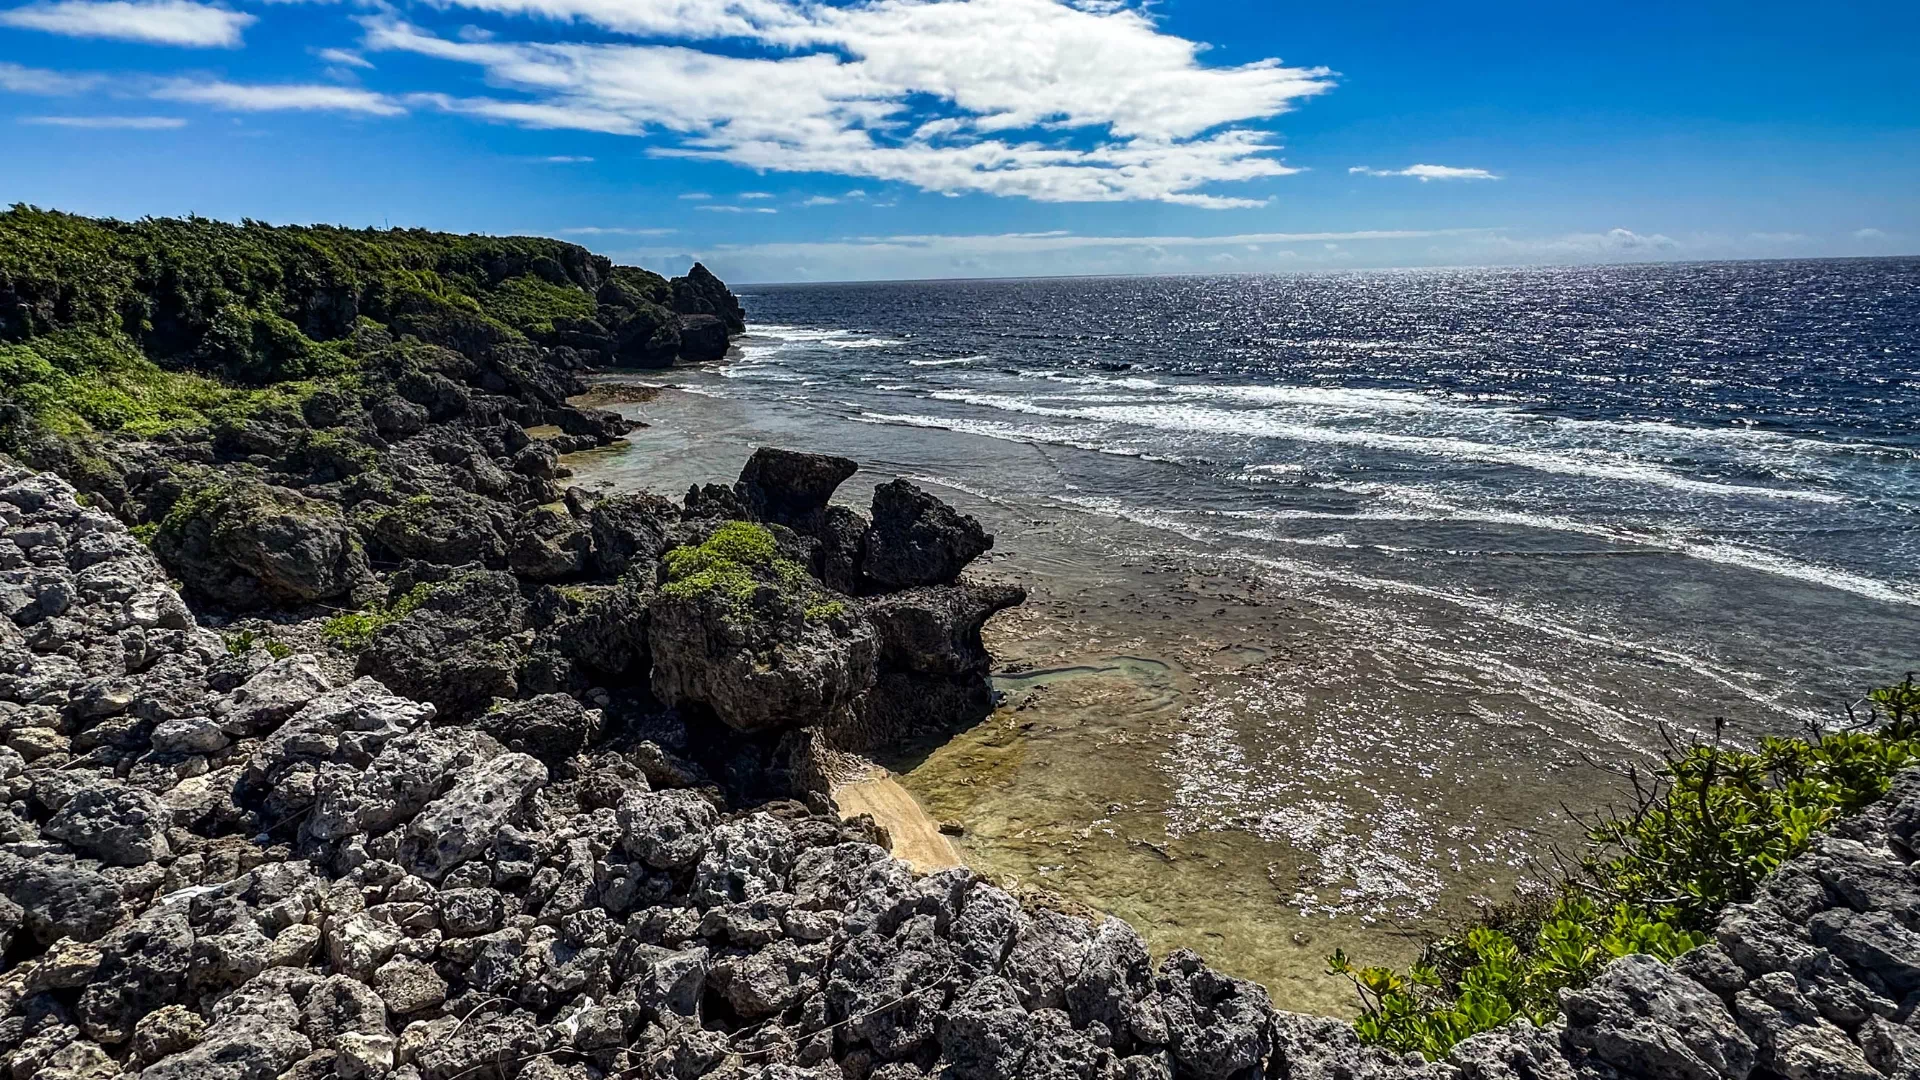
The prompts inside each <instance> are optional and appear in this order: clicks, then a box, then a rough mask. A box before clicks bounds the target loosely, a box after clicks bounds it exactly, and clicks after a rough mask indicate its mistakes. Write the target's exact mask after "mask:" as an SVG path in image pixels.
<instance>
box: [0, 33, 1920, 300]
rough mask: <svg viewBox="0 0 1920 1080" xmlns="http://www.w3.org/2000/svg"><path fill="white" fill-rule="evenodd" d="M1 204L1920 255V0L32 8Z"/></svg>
mask: <svg viewBox="0 0 1920 1080" xmlns="http://www.w3.org/2000/svg"><path fill="white" fill-rule="evenodd" d="M0 137H3V138H4V139H5V142H4V144H3V145H5V146H7V147H8V148H9V153H7V154H5V155H0V201H4V202H6V203H14V202H26V203H31V204H34V205H37V206H43V207H51V208H57V209H62V210H70V211H74V212H77V213H85V214H96V215H109V216H115V217H123V218H133V217H140V216H145V215H175V214H185V213H197V214H201V215H205V216H209V217H217V218H223V219H230V220H238V219H241V218H253V219H258V220H265V221H271V222H275V223H311V222H325V223H333V224H346V225H355V226H375V227H380V226H410V227H412V226H418V227H426V228H434V229H446V230H452V231H458V232H486V233H534V234H540V235H546V236H554V237H559V238H562V239H566V240H571V241H574V242H577V243H581V244H584V245H586V246H587V247H590V248H592V249H594V250H596V251H599V252H602V253H604V254H607V255H609V256H611V257H613V258H614V259H615V260H616V261H619V262H627V263H638V264H640V265H643V266H648V267H650V268H653V269H657V270H662V271H665V272H669V273H678V272H681V271H683V270H684V269H685V268H686V266H687V265H688V264H690V263H691V262H692V261H694V260H696V259H698V260H701V261H704V262H705V263H706V264H707V265H708V266H709V267H711V268H712V269H713V270H714V271H715V272H716V273H719V274H720V275H721V276H722V277H723V278H726V279H728V280H729V281H735V282H764V281H803V280H850V279H875V278H878V279H892V278H928V277H931V278H940V277H981V276H1026V275H1049V274H1119V273H1124V274H1151V273H1216V272H1271V271H1295V270H1300V271H1305V270H1322V269H1349V268H1367V267H1411V266H1436V265H1438V266H1460V265H1513V264H1536V263H1551V264H1565V263H1589V262H1604V261H1631V262H1642V261H1653V260H1693V259H1723V258H1777V257H1813V256H1862V255H1894V254H1913V253H1917V252H1920V4H1915V3H1913V2H1912V0H1897V2H1896V0H1884V2H1879V0H1877V2H1870V3H1849V2H1846V0H1839V2H1830V3H1826V4H1820V5H1806V4H1786V3H1774V2H1769V0H1753V2H1747V3H1738V4H1735V3H1689V2H1685V0H1666V2H1660V3H1639V2H1631V0H1630V2H1623V3H1612V4H1605V5H1574V4H1541V3H1538V2H1537V0H1534V2H1529V3H1525V4H1522V3H1508V2H1484V3H1459V2H1456V3H1443V4H1435V3H1432V2H1431V0H1423V2H1419V3H1400V2H1386V0H1383V2H1378V3H1368V2H1365V0H1362V2H1359V3H1340V4H1269V3H1253V2H1244V0H1241V2H1226V0H1159V2H1154V3H1141V2H1138V0H825V2H814V0H420V2H417V3H414V2H406V3H399V4H394V3H389V2H388V0H27V2H25V3H21V2H19V0H0Z"/></svg>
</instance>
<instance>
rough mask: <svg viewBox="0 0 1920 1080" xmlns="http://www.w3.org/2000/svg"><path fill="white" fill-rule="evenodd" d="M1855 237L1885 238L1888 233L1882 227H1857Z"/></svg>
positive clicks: (1854, 231)
mask: <svg viewBox="0 0 1920 1080" xmlns="http://www.w3.org/2000/svg"><path fill="white" fill-rule="evenodd" d="M1853 238H1854V239H1855V240H1885V239H1886V238H1887V234H1886V233H1885V232H1883V231H1882V230H1880V229H1855V230H1853Z"/></svg>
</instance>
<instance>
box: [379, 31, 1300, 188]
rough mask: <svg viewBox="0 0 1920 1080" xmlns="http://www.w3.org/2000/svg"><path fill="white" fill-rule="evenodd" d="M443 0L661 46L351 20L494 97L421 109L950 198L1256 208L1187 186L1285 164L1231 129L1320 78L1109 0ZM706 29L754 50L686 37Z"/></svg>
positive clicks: (1257, 137) (1261, 174) (1264, 144)
mask: <svg viewBox="0 0 1920 1080" xmlns="http://www.w3.org/2000/svg"><path fill="white" fill-rule="evenodd" d="M444 2H445V3H448V4H450V5H452V6H457V7H463V8H467V9H470V10H478V11H485V12H490V13H494V14H503V15H527V16H539V17H544V18H547V19H553V20H561V21H565V22H577V23H585V24H589V25H591V26H593V27H595V28H597V29H599V30H602V31H610V32H613V33H615V34H626V35H633V36H636V37H642V38H651V39H666V40H671V41H676V42H680V43H679V44H656V43H644V44H608V43H604V42H595V43H544V42H543V43H532V42H511V41H504V40H500V39H499V38H494V39H490V40H483V41H468V40H454V39H449V38H446V37H442V36H439V35H436V34H433V33H430V32H428V31H427V30H424V29H422V28H420V27H417V26H415V25H413V24H411V23H408V22H405V21H402V20H400V19H398V18H396V17H394V16H391V15H384V16H375V17H370V18H368V19H366V20H365V22H364V25H365V27H366V38H365V41H364V44H365V46H366V47H367V48H368V49H371V50H384V51H401V52H410V53H415V54H418V55H422V56H429V57H434V58H437V59H441V60H445V61H449V62H453V63H461V64H468V65H472V66H476V67H479V68H481V69H482V70H483V71H484V73H485V76H486V81H487V82H488V83H489V84H490V85H492V86H494V87H497V88H500V90H501V91H503V92H504V93H503V94H502V95H501V96H494V97H479V98H474V97H467V98H454V97H446V96H438V95H422V96H420V98H419V100H420V101H421V103H422V104H426V105H431V106H433V107H437V108H443V109H446V110H448V111H452V112H459V113H463V114H467V115H472V116H478V117H484V118H488V119H493V120H499V121H504V122H509V123H517V124H521V125H523V126H528V127H547V128H577V129H581V130H589V131H597V132H605V133H610V134H621V135H648V136H653V137H656V138H657V139H658V140H659V145H657V146H655V147H654V148H653V152H654V153H657V154H662V155H667V156H679V157H689V158H700V159H710V160H717V161H726V162H731V163H733V164H736V165H741V166H745V167H748V168H753V169H756V170H761V171H766V172H827V173H837V174H841V175H850V176H862V177H871V178H873V179H878V180H890V181H897V182H901V183H907V184H911V185H914V186H916V187H919V188H922V189H924V190H928V191H937V192H943V193H950V194H960V193H968V192H983V193H988V194H994V195H1013V196H1023V197H1026V198H1031V199H1036V200H1042V201H1054V202H1069V201H1117V200H1136V199H1138V200H1158V201H1163V202H1174V203H1184V204H1187V205H1194V206H1204V207H1215V208H1225V207H1234V206H1257V205H1264V203H1265V201H1266V200H1264V199H1258V198H1247V197H1243V196H1231V195H1222V194H1218V193H1215V192H1210V191H1207V190H1204V189H1206V188H1208V187H1210V186H1212V185H1216V184H1221V183H1233V182H1239V181H1247V180H1257V179H1261V178H1265V177H1274V176H1284V175H1287V174H1289V173H1292V172H1295V171H1297V170H1296V169H1293V168H1291V167H1289V166H1287V165H1285V164H1284V163H1282V162H1281V161H1280V160H1279V159H1278V158H1277V156H1276V155H1277V151H1278V145H1277V143H1276V141H1275V138H1274V136H1273V135H1272V133H1270V132H1268V131H1265V130H1262V129H1260V128H1258V127H1254V126H1252V125H1253V124H1255V123H1256V122H1259V121H1264V120H1268V119H1270V118H1272V117H1275V116H1278V115H1279V114H1281V113H1284V112H1286V111H1288V110H1289V109H1291V108H1292V107H1294V105H1295V104H1297V103H1298V102H1299V101H1301V100H1303V99H1306V98H1310V97H1313V96H1315V95H1317V94H1321V93H1324V92H1326V91H1327V90H1328V89H1330V88H1331V87H1332V85H1333V84H1332V80H1331V77H1330V73H1329V72H1328V71H1326V70H1325V69H1323V68H1299V67H1287V66H1284V65H1282V64H1281V63H1280V62H1279V61H1277V60H1262V61H1258V62H1255V63H1251V64H1242V65H1238V66H1208V65H1204V64H1202V63H1201V62H1200V59H1199V58H1200V54H1201V50H1202V46H1200V45H1199V44H1197V43H1195V42H1191V41H1187V40H1185V39H1183V38H1179V37H1175V36H1173V35H1170V34H1166V33H1163V32H1161V31H1160V29H1159V28H1158V27H1157V26H1156V25H1155V24H1154V22H1153V21H1152V20H1151V19H1149V18H1148V17H1147V16H1146V15H1144V14H1142V13H1141V12H1140V11H1138V10H1134V9H1133V8H1132V7H1130V6H1125V5H1120V4H1104V3H1103V4H1085V3H1082V4H1077V5H1076V4H1071V3H1063V2H1061V0H870V2H867V3H861V4H855V5H850V6H831V5H826V4H814V3H802V2H797V0H796V2H789V0H714V2H696V0H444ZM719 39H732V40H734V41H736V42H738V41H744V42H745V43H746V44H747V45H748V46H750V47H753V48H757V50H758V52H759V54H758V55H740V52H741V51H742V50H741V49H739V48H738V47H730V48H729V50H728V51H726V52H721V51H718V50H715V49H712V48H706V47H702V46H703V45H705V43H707V42H710V41H716V40H719ZM748 51H752V49H750V50H748ZM509 95H510V96H509Z"/></svg>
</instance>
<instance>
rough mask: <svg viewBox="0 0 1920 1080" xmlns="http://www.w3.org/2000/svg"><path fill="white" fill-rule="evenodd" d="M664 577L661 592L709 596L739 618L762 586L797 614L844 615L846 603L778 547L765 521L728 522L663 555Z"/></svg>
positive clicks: (815, 617) (812, 618)
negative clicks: (828, 590)
mask: <svg viewBox="0 0 1920 1080" xmlns="http://www.w3.org/2000/svg"><path fill="white" fill-rule="evenodd" d="M665 561H666V567H667V581H666V585H665V586H664V587H663V588H662V590H661V591H662V592H664V593H666V594H667V595H668V596H672V597H675V598H678V599H682V600H694V601H701V600H705V601H712V602H715V603H717V604H719V605H720V606H721V607H722V608H724V609H726V610H727V611H729V612H732V613H733V614H734V615H736V616H738V617H742V618H744V617H747V615H748V613H749V611H750V609H751V607H752V606H753V604H754V602H755V600H756V599H760V598H763V593H762V590H771V592H772V593H773V594H776V595H777V596H778V597H779V598H780V599H783V600H787V601H791V603H792V606H797V608H798V610H799V613H800V615H801V617H802V618H804V619H807V620H808V621H811V622H824V621H827V620H831V619H839V618H843V617H844V616H845V615H846V611H847V609H846V605H845V604H843V603H841V602H840V601H838V600H835V599H833V598H832V597H831V595H830V594H828V593H827V592H826V590H824V589H822V588H821V587H820V585H819V583H818V582H816V581H814V579H813V576H812V575H811V574H809V573H807V568H806V567H804V566H802V565H800V564H799V563H798V562H795V561H794V560H792V559H789V558H787V557H785V556H783V555H781V554H780V552H779V546H778V544H777V542H776V541H775V539H774V536H773V533H772V532H771V531H769V530H768V529H767V527H766V526H764V525H755V524H752V523H751V522H745V521H729V522H727V523H726V524H724V525H721V526H720V527H719V528H718V529H715V530H714V532H713V535H712V536H710V537H708V538H707V539H706V540H705V541H704V542H702V543H699V544H690V545H686V546H684V547H677V548H674V549H673V550H672V551H669V552H667V554H666V559H665Z"/></svg>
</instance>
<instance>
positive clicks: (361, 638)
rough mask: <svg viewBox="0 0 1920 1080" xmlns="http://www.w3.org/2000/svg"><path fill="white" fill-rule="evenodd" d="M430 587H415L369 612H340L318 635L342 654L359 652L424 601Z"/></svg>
mask: <svg viewBox="0 0 1920 1080" xmlns="http://www.w3.org/2000/svg"><path fill="white" fill-rule="evenodd" d="M432 588H433V587H432V586H431V585H428V584H425V583H422V584H419V585H415V586H414V587H413V588H412V589H410V590H408V591H407V592H406V593H405V594H404V595H402V596H401V597H400V598H399V599H398V600H395V601H393V602H392V603H391V604H388V605H386V606H384V607H381V608H377V609H375V610H372V611H343V612H341V613H340V614H338V615H335V616H333V617H332V618H330V619H328V620H327V621H326V622H323V623H321V624H320V633H321V634H322V635H323V636H324V637H325V638H326V639H327V640H328V641H331V642H332V643H333V644H334V646H335V647H336V648H338V649H340V650H341V651H342V652H350V653H353V652H359V651H360V650H362V649H364V648H366V647H367V646H368V645H369V644H371V643H372V642H373V635H375V634H377V633H379V632H380V629H381V628H382V627H384V626H386V625H387V624H388V623H391V622H393V621H395V620H397V619H399V618H401V617H403V616H405V615H406V614H407V613H408V612H411V611H413V610H414V609H416V608H418V607H419V606H420V605H421V604H423V603H425V602H426V599H427V596H428V594H429V593H430V592H431V591H432Z"/></svg>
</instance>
